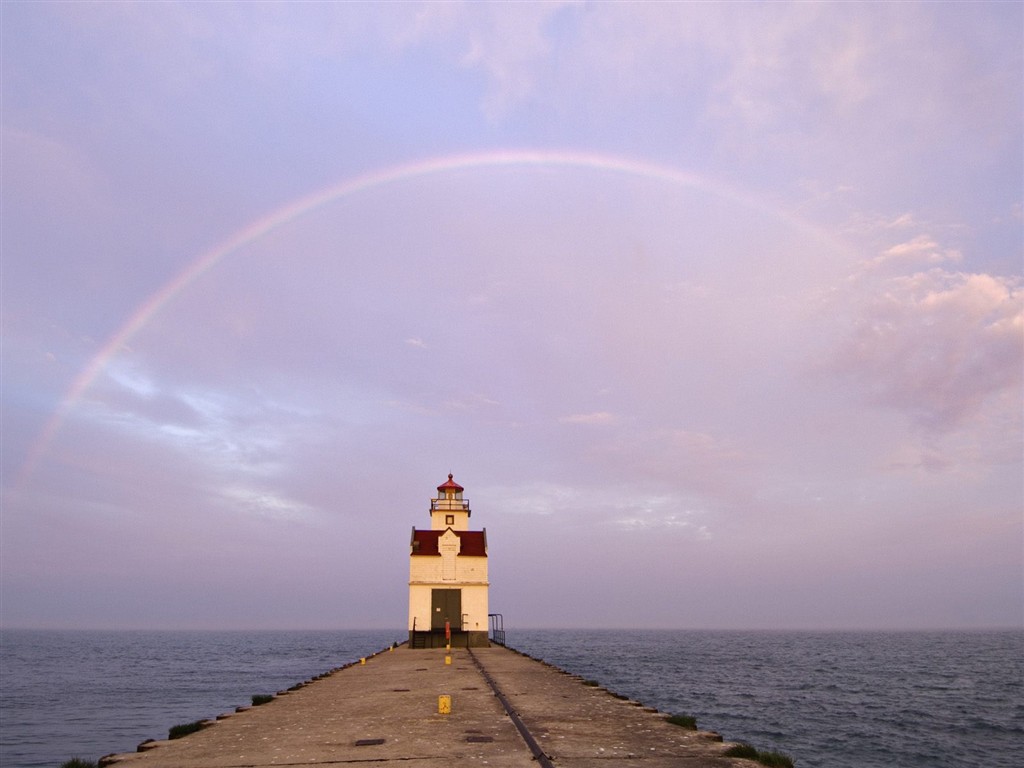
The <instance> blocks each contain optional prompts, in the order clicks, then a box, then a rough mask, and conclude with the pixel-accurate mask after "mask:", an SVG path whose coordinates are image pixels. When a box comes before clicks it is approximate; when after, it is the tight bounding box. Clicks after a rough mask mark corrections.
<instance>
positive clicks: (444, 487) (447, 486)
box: [437, 472, 466, 493]
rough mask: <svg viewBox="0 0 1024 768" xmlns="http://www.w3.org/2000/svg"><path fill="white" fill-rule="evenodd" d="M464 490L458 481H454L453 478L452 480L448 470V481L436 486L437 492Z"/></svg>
mask: <svg viewBox="0 0 1024 768" xmlns="http://www.w3.org/2000/svg"><path fill="white" fill-rule="evenodd" d="M464 490H466V489H465V488H463V487H462V486H461V485H459V484H458V483H456V482H455V481H454V480H452V475H451V473H450V472H449V473H448V482H447V483H443V484H441V485H439V486H437V491H438V493H443V492H444V491H457V492H459V493H461V492H462V491H464Z"/></svg>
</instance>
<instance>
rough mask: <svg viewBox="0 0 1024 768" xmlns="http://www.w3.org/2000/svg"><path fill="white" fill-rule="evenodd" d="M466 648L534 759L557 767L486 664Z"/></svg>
mask: <svg viewBox="0 0 1024 768" xmlns="http://www.w3.org/2000/svg"><path fill="white" fill-rule="evenodd" d="M466 650H467V651H468V652H469V658H471V659H472V660H473V663H474V664H476V668H477V669H479V670H480V674H481V675H483V676H484V680H486V681H487V684H488V685H489V686H491V690H492V691H494V695H495V696H497V697H498V701H500V702H501V706H503V707H504V708H505V712H506V713H507V714H508V716H509V717H510V718H512V723H513V725H515V727H516V730H517V731H519V735H520V736H522V737H523V741H525V742H526V746H528V747H529V748H530V752H531V753H532V754H533V757H534V759H535V760H536V761H537V762H538V763H539V764H540V765H541V768H555V766H554V764H553V763H552V762H551V759H550V758H549V757H548V756H547V755H546V754H544V750H543V749H541V748H540V744H538V743H537V740H536V739H535V738H533V734H532V733H530V729H529V728H527V727H526V724H525V723H524V722H523V721H522V720H521V719H520V717H519V715H518V713H517V712H516V711H515V710H514V709H513V708H512V705H511V704H510V703H509V700H508V699H506V698H505V694H503V693H502V692H501V689H500V688H498V684H497V683H495V682H494V678H492V677H491V676H490V675H489V674H488V673H487V670H486V669H484V665H483V664H481V663H480V659H478V658H477V657H476V654H474V653H473V651H472V650H470V649H469V648H466Z"/></svg>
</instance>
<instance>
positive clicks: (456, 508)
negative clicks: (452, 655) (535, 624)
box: [409, 475, 488, 648]
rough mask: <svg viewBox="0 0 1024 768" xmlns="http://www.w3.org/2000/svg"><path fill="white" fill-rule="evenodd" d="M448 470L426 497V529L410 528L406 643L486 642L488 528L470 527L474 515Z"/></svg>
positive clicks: (427, 645)
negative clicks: (434, 492)
mask: <svg viewBox="0 0 1024 768" xmlns="http://www.w3.org/2000/svg"><path fill="white" fill-rule="evenodd" d="M463 490H464V489H463V487H462V486H461V485H459V484H458V483H456V482H455V480H454V479H453V477H452V475H448V480H447V482H445V483H442V484H441V485H439V486H438V487H437V498H435V499H431V501H430V529H429V530H418V529H416V528H415V527H413V529H412V540H411V542H410V552H409V647H410V648H435V647H441V646H444V645H446V644H447V642H448V641H449V637H450V642H451V644H452V646H453V647H458V646H464V647H465V646H486V645H488V641H487V622H488V618H487V587H488V582H487V529H486V528H485V529H483V530H480V531H471V530H469V517H470V515H471V514H472V513H471V512H470V509H469V502H468V501H467V500H465V499H463V498H462V492H463Z"/></svg>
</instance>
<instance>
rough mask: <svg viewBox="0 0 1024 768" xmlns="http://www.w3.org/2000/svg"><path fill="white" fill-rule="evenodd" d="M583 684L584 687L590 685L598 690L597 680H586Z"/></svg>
mask: <svg viewBox="0 0 1024 768" xmlns="http://www.w3.org/2000/svg"><path fill="white" fill-rule="evenodd" d="M583 684H584V685H589V686H590V687H591V688H597V686H598V682H597V680H584V681H583Z"/></svg>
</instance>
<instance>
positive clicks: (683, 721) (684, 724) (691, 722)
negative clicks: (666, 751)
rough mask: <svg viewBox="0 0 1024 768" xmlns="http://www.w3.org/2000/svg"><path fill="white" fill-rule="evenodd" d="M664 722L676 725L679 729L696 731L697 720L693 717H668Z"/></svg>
mask: <svg viewBox="0 0 1024 768" xmlns="http://www.w3.org/2000/svg"><path fill="white" fill-rule="evenodd" d="M665 722H667V723H672V725H678V726H679V727H680V728H687V729H689V730H691V731H696V730H697V718H695V717H694V716H693V715H669V716H668V717H666V718H665Z"/></svg>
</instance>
